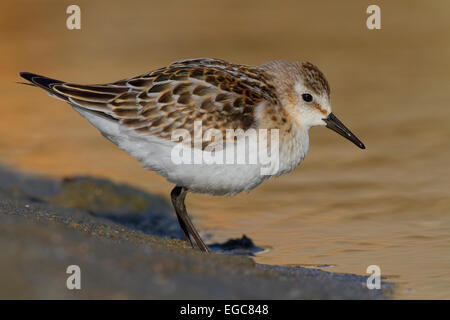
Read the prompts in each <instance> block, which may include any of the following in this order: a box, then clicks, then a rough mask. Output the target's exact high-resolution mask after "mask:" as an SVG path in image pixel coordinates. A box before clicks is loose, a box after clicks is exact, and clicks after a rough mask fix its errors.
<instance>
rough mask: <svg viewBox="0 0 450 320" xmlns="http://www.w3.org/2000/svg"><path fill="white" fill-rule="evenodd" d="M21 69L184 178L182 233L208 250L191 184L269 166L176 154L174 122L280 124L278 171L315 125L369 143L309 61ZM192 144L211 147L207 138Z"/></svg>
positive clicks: (205, 185) (245, 186)
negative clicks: (72, 74) (181, 158)
mask: <svg viewBox="0 0 450 320" xmlns="http://www.w3.org/2000/svg"><path fill="white" fill-rule="evenodd" d="M20 75H21V76H22V77H23V78H25V79H27V80H28V81H30V82H31V83H32V85H35V86H37V87H40V88H43V89H45V90H47V91H48V92H49V94H50V95H51V96H53V97H56V98H59V99H62V100H64V101H66V102H68V103H69V104H70V105H71V106H72V107H73V108H74V109H75V110H76V111H77V112H79V113H80V114H81V115H82V116H83V117H84V118H86V119H87V120H88V121H89V122H90V123H91V124H93V125H94V126H95V127H96V128H97V129H99V130H100V132H101V133H102V134H103V136H105V137H106V138H107V139H109V140H110V141H112V142H113V143H115V144H116V145H117V146H118V147H119V148H121V149H123V150H125V151H126V152H128V153H129V154H131V155H132V156H133V157H135V158H136V159H138V160H139V161H140V162H141V163H142V164H143V166H144V167H146V168H148V169H150V170H153V171H156V172H157V173H159V174H160V175H162V176H164V177H166V178H167V179H168V180H169V181H170V182H173V183H175V185H176V186H175V188H174V189H173V190H172V192H171V199H172V204H173V206H174V209H175V212H176V214H177V218H178V222H179V224H180V227H181V229H182V231H183V236H184V238H185V240H186V241H189V242H190V243H191V245H192V241H191V238H190V235H192V237H193V238H194V240H195V242H196V243H197V245H198V247H199V248H200V249H201V250H202V251H209V250H208V247H207V246H206V245H205V243H204V242H203V241H202V239H201V238H200V236H199V234H198V232H197V230H196V229H195V227H194V225H193V224H192V222H191V220H190V218H189V216H188V214H187V212H186V208H185V205H184V199H185V197H186V193H187V192H188V191H191V192H198V193H208V194H213V195H225V194H230V195H233V194H237V193H239V192H241V191H244V190H245V191H250V190H252V189H253V188H255V187H256V186H258V185H259V184H260V183H262V182H263V181H264V180H265V179H266V178H267V177H268V176H267V175H262V174H261V171H260V166H261V165H260V164H256V165H255V164H248V165H245V164H244V165H242V164H241V165H228V164H202V165H187V164H176V163H174V161H172V159H171V154H172V153H171V152H172V150H173V148H174V146H175V145H176V143H177V142H175V141H173V140H172V139H171V133H172V132H173V131H174V130H176V129H185V130H187V131H188V132H190V133H192V132H194V130H195V128H194V123H195V122H196V121H200V123H201V125H202V127H204V128H206V129H208V128H215V129H217V130H220V131H222V132H224V133H225V132H226V131H227V130H230V129H234V130H237V129H241V130H242V131H243V132H247V131H249V130H250V129H269V130H270V129H277V130H278V132H279V153H278V159H277V161H278V166H277V167H276V172H274V173H273V175H281V174H284V173H287V172H290V171H292V170H293V169H294V168H295V167H297V166H298V165H299V164H300V162H301V161H302V160H303V159H304V157H305V156H306V153H307V151H308V146H309V136H308V131H309V129H310V128H311V127H312V126H326V127H327V128H330V129H331V130H334V131H336V132H337V133H338V134H340V135H342V136H343V137H345V138H347V139H349V140H350V141H352V142H353V143H355V144H356V145H357V146H358V147H360V148H361V149H365V147H364V144H363V143H362V142H361V141H360V140H359V139H358V138H357V137H356V136H355V135H354V134H353V133H351V131H350V130H349V129H347V128H346V127H345V126H344V124H343V123H342V122H340V121H339V120H338V118H336V116H335V115H334V114H333V113H332V112H331V104H330V87H329V85H328V82H327V80H326V79H325V76H324V75H323V73H322V72H321V71H320V70H319V69H318V68H317V67H315V66H314V65H312V64H311V63H309V62H288V61H282V60H278V61H270V62H267V63H265V64H263V65H260V66H245V65H237V64H231V63H228V62H226V61H223V60H217V59H207V58H202V59H190V60H182V61H177V62H174V63H172V64H171V65H169V66H167V67H164V68H160V69H158V70H155V71H152V72H149V73H146V74H143V75H139V76H137V77H133V78H129V79H125V80H121V81H117V82H114V83H108V84H96V85H79V84H73V83H68V82H63V81H59V80H55V79H51V78H48V77H45V76H40V75H37V74H33V73H28V72H22V73H20ZM233 143H237V142H236V141H235V140H234V141H233ZM193 148H197V152H202V153H206V152H210V151H207V150H205V148H204V146H203V145H200V147H196V146H194V147H193Z"/></svg>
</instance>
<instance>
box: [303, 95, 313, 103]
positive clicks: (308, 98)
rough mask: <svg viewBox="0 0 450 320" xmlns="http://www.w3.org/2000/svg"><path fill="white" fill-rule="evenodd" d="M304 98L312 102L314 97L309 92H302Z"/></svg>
mask: <svg viewBox="0 0 450 320" xmlns="http://www.w3.org/2000/svg"><path fill="white" fill-rule="evenodd" d="M302 98H303V100H304V101H306V102H311V101H312V99H313V97H312V95H310V94H309V93H304V94H302Z"/></svg>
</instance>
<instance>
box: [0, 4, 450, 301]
mask: <svg viewBox="0 0 450 320" xmlns="http://www.w3.org/2000/svg"><path fill="white" fill-rule="evenodd" d="M70 4H77V5H79V6H80V7H81V30H72V31H71V30H68V29H67V28H66V19H67V16H68V15H67V14H66V8H67V7H68V6H69V5H70ZM369 4H371V3H369V2H365V1H357V0H354V1H339V2H338V1H332V0H330V1H283V2H280V1H196V0H195V1H194V0H189V1H186V0H184V1H181V0H180V1H136V0H133V1H106V0H101V1H99V0H96V1H87V0H77V1H61V0H54V1H50V0H41V1H32V0H30V1H24V0H21V1H12V0H3V1H2V2H1V3H0V34H1V44H0V46H1V48H0V67H1V73H0V97H1V101H2V102H1V106H0V108H1V117H0V162H1V163H3V164H6V165H10V166H12V167H15V168H18V169H20V170H22V171H27V172H37V173H41V174H46V175H52V176H55V177H64V176H67V175H75V174H89V175H95V176H104V177H108V178H110V179H112V180H115V181H121V182H127V183H131V184H133V185H135V186H139V187H141V188H143V189H145V190H147V191H150V192H153V193H157V194H161V195H164V196H166V197H167V196H168V194H169V192H170V190H171V188H172V185H171V184H169V183H168V182H166V181H165V180H164V179H163V178H162V177H159V176H158V175H156V174H154V173H152V172H149V171H146V170H145V169H142V168H141V167H140V165H139V163H138V162H137V161H136V160H134V159H132V158H131V157H130V156H128V155H127V154H125V153H124V152H122V151H120V150H119V149H118V148H117V147H116V146H114V145H113V144H111V143H110V142H108V141H107V140H106V139H104V138H103V137H102V136H101V135H100V134H99V133H98V132H97V130H96V129H95V128H94V127H92V126H91V125H90V124H89V123H88V122H87V121H86V120H85V119H83V118H81V117H80V116H79V115H78V114H77V113H76V112H74V111H73V110H72V109H71V108H70V106H69V105H67V104H65V103H63V102H61V101H58V100H56V99H53V98H50V97H48V96H47V95H46V94H45V93H44V92H42V91H41V90H38V89H34V88H31V87H26V86H23V85H19V84H16V83H15V81H21V79H20V78H19V76H18V75H17V74H18V72H20V71H29V72H35V73H38V74H44V75H46V76H49V77H53V78H56V79H60V80H65V81H70V82H78V83H102V82H111V81H115V80H119V79H122V78H126V77H129V76H134V75H138V74H141V73H144V72H146V71H150V70H152V69H156V68H158V67H161V66H165V65H167V64H169V63H170V62H173V61H175V60H179V59H184V58H195V57H214V58H220V59H224V60H228V61H231V62H234V63H242V64H252V65H257V64H261V63H264V62H266V61H268V60H273V59H287V60H308V61H311V62H312V63H314V64H316V65H317V66H318V67H319V68H320V69H321V70H322V71H323V72H324V73H325V75H326V76H327V78H328V80H329V82H330V85H331V88H332V102H333V111H334V113H335V114H336V115H337V116H339V118H340V119H341V120H342V121H343V122H344V123H345V124H346V125H347V126H348V127H349V128H350V129H351V130H352V131H353V132H355V133H356V134H357V136H359V137H360V138H361V140H362V141H363V142H364V143H365V144H366V146H367V150H365V151H362V150H359V149H358V148H356V147H355V146H354V145H353V144H351V143H350V142H348V141H346V140H345V139H343V138H342V137H340V136H338V135H337V134H335V133H333V132H331V131H329V130H327V129H323V128H314V129H312V131H311V147H310V151H309V154H308V156H307V158H306V160H305V161H304V162H303V163H302V164H301V166H300V167H299V168H297V169H296V170H295V171H294V172H293V173H291V174H289V175H285V176H282V177H280V178H278V179H271V180H269V181H267V182H265V183H264V184H263V185H261V186H260V187H259V188H257V189H255V190H254V191H252V193H251V194H241V195H238V196H236V197H232V198H228V197H211V196H205V195H190V196H189V197H188V199H187V202H188V203H187V207H188V208H190V211H191V214H192V216H193V217H194V219H195V223H196V225H197V228H198V229H199V230H203V231H207V232H210V233H212V234H213V235H214V240H225V239H227V238H230V237H240V236H241V235H242V234H246V235H248V236H249V237H251V238H252V239H253V240H254V241H255V242H256V244H258V245H260V246H265V247H268V248H270V249H269V250H267V252H264V253H262V254H261V255H259V256H258V257H257V258H256V261H257V262H259V263H269V264H286V265H307V266H322V265H329V266H328V267H325V268H324V270H328V271H335V272H348V273H357V274H365V272H366V268H367V266H369V265H373V264H375V265H379V266H380V268H381V272H382V275H383V276H385V277H387V278H388V280H390V281H393V282H394V283H396V284H398V287H397V291H396V297H397V298H447V299H448V298H450V256H449V253H450V232H449V230H450V197H449V191H450V175H449V168H448V166H449V160H450V127H449V125H448V121H449V120H448V119H449V118H450V107H449V101H450V63H449V62H448V59H449V57H450V41H449V40H450V19H449V17H448V13H449V10H450V2H448V1H445V0H442V1H427V2H425V1H395V2H394V1H376V4H378V5H379V6H380V7H381V23H382V29H381V30H373V31H372V30H368V29H367V28H366V18H367V16H368V15H367V14H366V8H367V6H368V5H369Z"/></svg>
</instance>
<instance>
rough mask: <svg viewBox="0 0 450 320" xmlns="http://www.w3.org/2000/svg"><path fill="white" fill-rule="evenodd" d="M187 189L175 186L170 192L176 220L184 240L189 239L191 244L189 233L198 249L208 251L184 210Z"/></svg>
mask: <svg viewBox="0 0 450 320" xmlns="http://www.w3.org/2000/svg"><path fill="white" fill-rule="evenodd" d="M186 194H187V189H186V188H184V187H180V186H176V187H175V188H173V190H172V192H171V194H170V195H171V198H172V204H173V207H174V209H175V212H176V214H177V218H178V222H179V224H180V227H181V230H182V231H183V236H184V238H185V240H189V242H190V243H191V245H192V241H191V239H190V237H189V233H190V234H191V235H192V237H193V238H194V240H195V242H196V243H197V245H198V247H199V248H200V250H202V251H205V252H209V249H208V247H207V246H206V245H205V243H204V242H203V240H202V238H200V235H199V234H198V232H197V230H196V229H195V227H194V224H193V223H192V221H191V219H190V218H189V215H188V213H187V212H186V206H185V205H184V199H185V198H186Z"/></svg>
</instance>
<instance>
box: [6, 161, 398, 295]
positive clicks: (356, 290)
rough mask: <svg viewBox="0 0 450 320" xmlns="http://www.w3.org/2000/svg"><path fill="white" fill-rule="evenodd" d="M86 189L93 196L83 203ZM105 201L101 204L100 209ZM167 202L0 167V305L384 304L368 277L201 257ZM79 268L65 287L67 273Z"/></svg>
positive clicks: (104, 184) (218, 255)
mask: <svg viewBox="0 0 450 320" xmlns="http://www.w3.org/2000/svg"><path fill="white" fill-rule="evenodd" d="M87 189H89V190H91V191H92V192H93V193H94V194H96V197H91V198H89V197H88V198H86V197H83V196H82V191H83V190H87ZM105 203H107V205H106V206H105V205H104V204H105ZM178 238H181V235H180V231H179V228H178V226H177V221H176V218H175V216H174V214H173V213H172V210H170V205H169V204H168V203H167V202H166V201H165V200H163V199H162V198H160V197H157V196H153V195H151V194H148V193H145V192H143V191H141V190H137V189H135V188H133V187H131V186H127V185H117V184H114V183H111V182H110V181H108V180H104V179H95V178H92V177H72V178H70V179H65V180H63V181H62V182H59V181H55V180H51V179H44V178H39V177H33V176H24V175H19V174H17V173H14V172H11V171H8V170H5V169H3V168H0V250H1V252H2V254H1V256H0V271H1V272H0V283H1V284H2V286H1V290H0V298H1V299H86V298H93V299H131V298H134V299H385V298H390V297H392V293H393V286H392V285H391V284H389V283H386V282H383V283H382V288H381V290H369V289H367V287H366V286H365V284H366V281H367V278H366V277H362V276H357V275H348V274H338V273H330V272H324V271H321V270H316V269H307V268H298V267H297V268H294V267H283V266H268V265H261V264H255V263H254V261H253V259H251V258H250V257H248V256H244V255H241V256H237V255H230V254H227V252H214V253H211V254H205V253H201V252H200V251H198V250H196V249H192V248H191V247H190V246H188V245H187V244H186V243H185V242H183V241H181V240H179V239H178ZM70 265H77V266H79V267H80V269H81V290H68V289H67V287H66V279H67V277H69V275H68V274H66V269H67V267H68V266H70Z"/></svg>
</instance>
